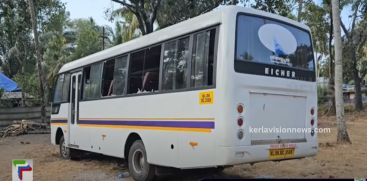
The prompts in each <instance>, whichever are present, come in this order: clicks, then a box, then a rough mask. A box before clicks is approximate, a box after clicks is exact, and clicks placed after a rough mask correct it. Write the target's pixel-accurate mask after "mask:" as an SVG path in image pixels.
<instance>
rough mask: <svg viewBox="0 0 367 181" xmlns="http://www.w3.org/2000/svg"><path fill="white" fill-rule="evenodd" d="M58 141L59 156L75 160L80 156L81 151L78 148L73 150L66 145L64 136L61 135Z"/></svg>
mask: <svg viewBox="0 0 367 181" xmlns="http://www.w3.org/2000/svg"><path fill="white" fill-rule="evenodd" d="M59 143H60V145H59V146H60V156H61V158H63V159H66V160H76V159H78V158H80V155H81V153H80V151H79V150H75V149H72V148H69V147H67V146H66V143H65V139H64V136H61V138H60V142H59Z"/></svg>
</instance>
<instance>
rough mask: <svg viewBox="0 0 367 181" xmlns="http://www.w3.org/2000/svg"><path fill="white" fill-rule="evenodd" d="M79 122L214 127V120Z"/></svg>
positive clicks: (89, 121)
mask: <svg viewBox="0 0 367 181" xmlns="http://www.w3.org/2000/svg"><path fill="white" fill-rule="evenodd" d="M78 123H79V124H95V125H124V126H159V127H178V128H211V129H214V126H215V124H214V122H203V121H201V122H199V121H127V120H125V121H124V120H119V121H109V120H79V121H78Z"/></svg>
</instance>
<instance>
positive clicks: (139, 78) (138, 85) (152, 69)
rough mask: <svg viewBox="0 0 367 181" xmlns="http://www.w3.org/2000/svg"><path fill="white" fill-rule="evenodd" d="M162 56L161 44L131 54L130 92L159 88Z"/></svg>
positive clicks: (149, 90) (150, 90)
mask: <svg viewBox="0 0 367 181" xmlns="http://www.w3.org/2000/svg"><path fill="white" fill-rule="evenodd" d="M160 56H161V45H158V46H155V47H150V48H147V49H145V50H141V51H139V52H135V53H132V54H131V58H130V71H129V88H128V94H136V93H142V92H154V91H156V90H158V85H159V64H160Z"/></svg>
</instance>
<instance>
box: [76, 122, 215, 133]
mask: <svg viewBox="0 0 367 181" xmlns="http://www.w3.org/2000/svg"><path fill="white" fill-rule="evenodd" d="M79 126H80V127H94V128H101V127H103V128H123V129H143V130H160V131H188V132H202V133H210V132H212V130H211V129H206V128H175V127H156V126H126V125H95V124H82V125H80V124H79Z"/></svg>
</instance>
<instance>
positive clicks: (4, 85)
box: [0, 72, 19, 92]
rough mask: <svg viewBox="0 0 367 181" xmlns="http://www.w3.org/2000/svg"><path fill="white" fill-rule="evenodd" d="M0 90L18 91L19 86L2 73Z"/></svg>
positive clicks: (0, 74) (0, 75)
mask: <svg viewBox="0 0 367 181" xmlns="http://www.w3.org/2000/svg"><path fill="white" fill-rule="evenodd" d="M0 89H4V90H5V92H13V91H18V90H19V88H18V85H17V83H16V82H14V81H13V80H11V79H10V78H9V77H7V76H6V75H4V74H3V73H1V72H0Z"/></svg>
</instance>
